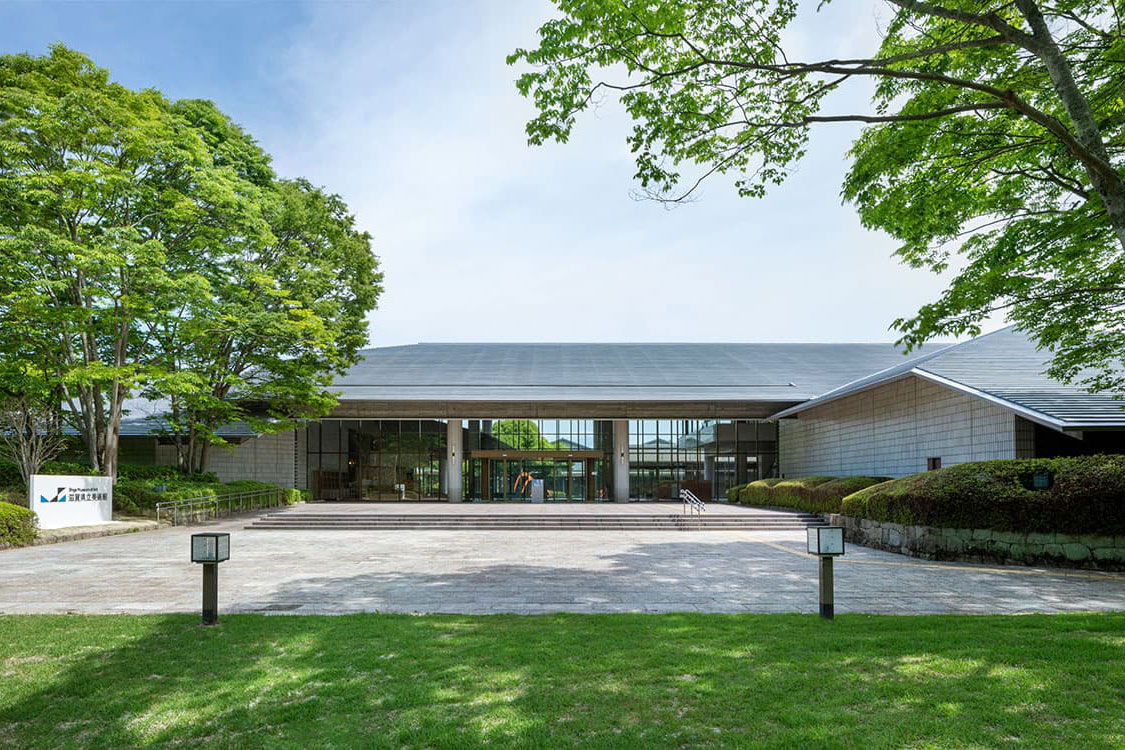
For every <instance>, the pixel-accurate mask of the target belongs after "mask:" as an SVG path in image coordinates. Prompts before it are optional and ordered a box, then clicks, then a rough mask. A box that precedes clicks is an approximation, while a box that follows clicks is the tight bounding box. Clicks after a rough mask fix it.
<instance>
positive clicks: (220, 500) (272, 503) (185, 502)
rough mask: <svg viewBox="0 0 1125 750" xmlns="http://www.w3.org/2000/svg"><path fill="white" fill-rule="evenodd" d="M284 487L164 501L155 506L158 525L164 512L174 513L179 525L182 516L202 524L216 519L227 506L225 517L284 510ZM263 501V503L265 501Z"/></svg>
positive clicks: (189, 520)
mask: <svg viewBox="0 0 1125 750" xmlns="http://www.w3.org/2000/svg"><path fill="white" fill-rule="evenodd" d="M284 497H285V488H284V487H276V488H271V489H260V490H246V491H245V492H231V493H228V494H226V495H212V496H208V497H204V496H200V497H186V498H183V499H182V500H164V501H161V502H159V503H157V504H156V523H157V524H158V525H159V524H160V516H161V514H162V513H165V514H166V513H171V514H172V525H173V526H177V525H179V523H180V520H181V517H182V518H183V519H184V520H185V521H187V522H189V523H190V522H192V521H203V520H206V519H207V518H208V517H209V514H210V517H211V518H217V517H218V516H219V513H220V511H221V510H222V509H223V506H225V509H226V513H225V515H226V516H230V515H231V514H232V513H234V512H235V511H238V512H243V511H248V510H259V509H261V508H274V507H281V506H282V505H283V504H284V503H283V502H282V499H283V498H284ZM263 501H264V502H263Z"/></svg>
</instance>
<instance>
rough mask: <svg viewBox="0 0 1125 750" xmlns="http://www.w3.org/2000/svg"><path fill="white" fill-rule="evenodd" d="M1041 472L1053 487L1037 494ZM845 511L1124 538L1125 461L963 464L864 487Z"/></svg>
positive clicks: (918, 522) (916, 522)
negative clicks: (1035, 480) (1035, 481)
mask: <svg viewBox="0 0 1125 750" xmlns="http://www.w3.org/2000/svg"><path fill="white" fill-rule="evenodd" d="M1040 473H1045V474H1046V475H1047V477H1048V483H1049V486H1048V488H1047V489H1039V490H1037V489H1034V484H1033V482H1034V479H1033V477H1034V475H1035V474H1040ZM841 512H842V513H843V514H844V515H846V516H852V517H856V518H868V519H871V520H873V521H882V522H891V523H899V524H904V525H908V526H938V527H944V528H957V529H991V530H994V531H1015V532H1025V533H1026V532H1043V533H1065V534H1100V535H1122V534H1125V456H1079V457H1075V458H1034V459H1017V460H1011V461H982V462H978V463H968V464H959V465H957V466H950V467H948V468H945V469H940V470H938V471H929V472H925V473H923V474H914V475H912V476H909V477H903V478H902V479H895V480H893V481H890V482H885V483H883V484H880V485H876V486H874V487H868V488H866V489H862V490H860V491H858V492H855V493H854V494H852V495H849V496H848V497H846V498H844V501H843V503H842V510H841Z"/></svg>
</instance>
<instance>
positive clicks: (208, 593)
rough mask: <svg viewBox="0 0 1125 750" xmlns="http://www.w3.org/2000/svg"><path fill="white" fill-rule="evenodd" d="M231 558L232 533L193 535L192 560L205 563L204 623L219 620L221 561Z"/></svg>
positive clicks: (209, 623) (213, 622) (214, 622)
mask: <svg viewBox="0 0 1125 750" xmlns="http://www.w3.org/2000/svg"><path fill="white" fill-rule="evenodd" d="M229 559H230V534H227V533H225V532H214V531H212V532H207V533H203V534H192V535H191V561H192V562H194V563H201V564H202V565H203V624H204V625H216V624H218V622H219V563H221V562H224V561H226V560H229Z"/></svg>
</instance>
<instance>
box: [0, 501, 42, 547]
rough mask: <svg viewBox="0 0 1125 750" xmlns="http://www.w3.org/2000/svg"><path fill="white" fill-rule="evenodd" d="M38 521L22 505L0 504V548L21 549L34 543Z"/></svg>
mask: <svg viewBox="0 0 1125 750" xmlns="http://www.w3.org/2000/svg"><path fill="white" fill-rule="evenodd" d="M37 526H38V519H37V518H36V517H35V514H34V513H32V512H31V510H29V509H28V508H25V507H23V506H22V505H13V504H12V503H3V502H0V547H22V546H24V545H26V544H31V543H32V542H34V541H35V535H36V534H38V533H39V532H38V529H37V528H36V527H37Z"/></svg>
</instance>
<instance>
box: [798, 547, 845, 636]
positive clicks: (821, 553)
mask: <svg viewBox="0 0 1125 750" xmlns="http://www.w3.org/2000/svg"><path fill="white" fill-rule="evenodd" d="M807 532H808V553H809V554H810V555H816V556H817V557H819V558H820V616H821V617H823V618H824V619H825V620H831V619H833V618H835V616H836V602H835V594H834V593H833V590H832V589H833V581H832V558H834V557H836V556H837V555H842V554H844V527H843V526H812V527H809V529H808V530H807Z"/></svg>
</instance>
